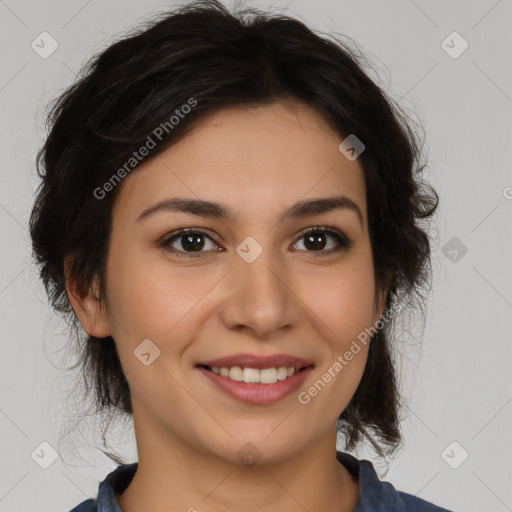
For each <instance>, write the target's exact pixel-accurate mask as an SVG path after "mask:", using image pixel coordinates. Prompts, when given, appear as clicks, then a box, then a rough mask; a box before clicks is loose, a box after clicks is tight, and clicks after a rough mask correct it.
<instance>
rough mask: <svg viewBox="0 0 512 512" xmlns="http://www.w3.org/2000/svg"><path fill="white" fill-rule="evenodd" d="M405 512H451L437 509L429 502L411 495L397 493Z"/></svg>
mask: <svg viewBox="0 0 512 512" xmlns="http://www.w3.org/2000/svg"><path fill="white" fill-rule="evenodd" d="M397 493H398V495H399V497H400V499H401V500H402V503H403V505H404V511H405V512H452V511H450V510H448V509H447V508H442V507H438V506H437V505H434V504H433V503H431V502H429V501H425V500H422V499H421V498H418V497H417V496H413V495H412V494H407V493H405V492H401V491H397Z"/></svg>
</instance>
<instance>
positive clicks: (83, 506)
mask: <svg viewBox="0 0 512 512" xmlns="http://www.w3.org/2000/svg"><path fill="white" fill-rule="evenodd" d="M97 511H98V505H97V503H96V502H95V500H93V499H88V500H85V501H82V503H80V504H79V505H77V506H76V507H75V508H74V509H72V510H70V511H69V512H97Z"/></svg>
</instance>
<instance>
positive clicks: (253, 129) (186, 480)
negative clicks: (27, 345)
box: [68, 101, 385, 512]
mask: <svg viewBox="0 0 512 512" xmlns="http://www.w3.org/2000/svg"><path fill="white" fill-rule="evenodd" d="M343 139H344V137H343V136H341V135H340V134H338V133H337V132H336V131H334V130H333V128H332V127H331V126H330V125H329V124H328V123H327V122H326V121H325V119H324V118H323V117H322V116H321V115H320V114H319V113H317V112H316V111H315V110H313V109H311V108H310V107H309V106H307V105H304V104H301V103H298V102H292V101H286V102H279V103H274V104H272V105H268V106H258V107H254V108H247V107H245V108H238V109H237V108H229V109H225V110H222V111H219V112H216V113H215V114H213V115H211V116H209V117H208V118H207V119H206V120H204V121H203V122H202V123H201V124H200V125H198V127H196V128H195V129H194V130H193V131H192V132H190V133H189V134H188V135H187V136H186V137H185V138H184V139H182V140H181V141H180V142H178V143H177V144H175V145H174V146H172V147H170V148H169V149H167V150H166V151H164V152H163V153H161V154H160V155H158V156H156V157H155V158H153V159H152V160H150V161H148V162H146V163H144V164H143V165H141V166H139V167H138V168H137V169H136V170H134V171H133V172H132V173H131V174H130V175H128V176H127V177H126V178H124V180H123V182H122V183H121V184H120V185H119V186H120V187H121V190H120V191H119V196H118V197H117V198H116V202H115V204H114V208H113V229H112V235H111V243H110V248H109V254H108V264H107V297H106V301H105V302H104V303H103V305H101V304H99V303H98V301H96V300H95V299H94V294H95V293H96V291H95V290H94V289H91V292H90V293H89V295H87V296H86V297H80V296H79V295H78V294H77V292H76V283H75V282H74V281H73V280H72V279H71V278H68V295H69V298H70V300H71V302H72V305H73V307H74V309H75V311H76V313H77V315H78V317H79V319H80V321H81V324H82V326H83V327H84V329H85V331H86V332H88V333H89V334H91V335H94V336H97V337H106V336H108V335H111V336H113V338H114V339H115V342H116V346H117V350H118V353H119V356H120V359H121V363H122V366H123V370H124V372H125V375H126V378H127V380H128V383H129V385H130V389H131V394H132V403H133V419H134V427H135V435H136V441H137V449H138V456H139V467H138V471H137V473H136V475H135V477H134V479H133V480H132V482H131V483H130V485H129V486H128V488H127V489H126V490H125V491H124V492H123V493H122V494H121V495H118V496H117V500H118V503H119V505H120V507H121V508H122V510H123V511H125V512H135V511H138V510H153V511H155V512H158V511H162V512H163V511H169V506H168V505H169V504H172V510H183V511H187V510H190V511H192V510H194V509H193V508H192V507H194V508H195V509H196V510H198V511H199V512H208V511H219V510H222V511H223V512H231V511H239V510H244V511H245V512H256V511H258V512H274V511H276V512H277V511H280V512H283V511H285V512H286V511H289V512H292V511H293V512H296V511H297V512H298V511H301V512H303V511H304V510H307V511H310V512H313V511H316V510H333V503H336V510H338V511H353V510H354V508H355V507H356V504H357V502H358V500H359V493H360V488H359V484H358V482H357V481H354V480H352V479H351V477H350V474H349V473H348V471H347V469H346V468H345V467H344V466H343V465H341V464H340V463H338V462H337V460H336V459H335V452H336V419H337V418H338V416H339V415H340V413H341V412H342V411H343V410H344V409H345V407H346V406H347V404H348V403H349V401H350V399H351V398H352V396H353V394H354V393H355V391H356V389H357V386H358V384H359V382H360V380H361V377H362V374H363V371H364V367H365V364H366V360H367V354H368V347H367V346H365V345H361V347H362V350H361V351H360V352H359V353H358V354H357V355H355V356H354V358H353V359H352V361H350V363H349V364H347V366H345V367H344V368H343V370H342V371H341V372H339V373H338V374H337V375H336V377H335V378H333V379H332V380H331V382H330V383H329V384H328V385H326V386H325V388H324V389H323V390H322V391H321V392H320V393H318V395H317V396H315V397H313V398H312V399H311V401H310V402H309V403H308V404H307V405H302V404H301V403H299V402H298V400H297V394H298V392H299V391H303V390H307V389H308V388H309V387H310V386H311V385H312V384H313V383H314V382H315V381H317V380H318V379H319V378H321V376H322V374H323V373H324V372H326V371H327V370H328V368H329V367H331V366H332V365H333V363H334V362H335V361H336V358H337V357H338V356H341V355H343V354H344V353H345V351H346V350H348V349H349V347H350V345H351V343H352V341H353V340H356V339H357V335H358V334H359V333H361V332H362V331H364V329H365V328H369V327H370V326H372V325H374V324H375V322H376V321H377V320H378V319H379V317H380V315H381V314H382V312H383V310H384V305H385V302H384V300H385V293H378V291H377V289H376V287H375V283H374V273H373V263H372V254H371V246H370V239H369V233H368V223H367V207H366V191H365V182H364V175H363V168H362V166H361V164H360V162H359V161H358V159H356V160H354V161H350V160H348V159H347V158H346V157H345V156H344V155H343V154H342V153H341V152H340V151H339V150H338V145H339V144H340V142H341V141H342V140H343ZM334 195H345V196H347V197H349V198H350V199H352V200H353V201H354V202H355V203H356V204H357V205H358V206H359V208H360V209H361V212H362V215H363V223H362V225H361V223H360V221H359V219H358V217H357V215H356V214H355V213H354V212H353V211H351V210H349V209H337V210H333V211H330V212H325V213H320V214H315V215H310V216H307V217H304V218H297V219H289V220H285V221H282V222H278V219H279V217H280V216H281V214H282V213H283V212H284V211H285V210H286V209H287V208H288V207H290V206H291V205H292V204H294V203H295V202H296V201H299V200H301V199H310V198H321V197H332V196H334ZM173 196H180V197H187V198H192V199H197V198H201V199H205V200H213V201H218V202H223V203H225V204H227V205H229V207H230V208H231V209H232V210H233V211H234V212H235V213H236V214H237V215H238V217H237V219H236V220H235V221H228V220H221V219H217V218H206V217H200V216H198V215H194V214H190V213H176V212H160V213H159V214H157V215H154V216H150V217H148V218H146V219H144V220H143V221H140V222H136V219H137V217H138V216H139V215H140V214H141V212H142V211H144V210H145V209H146V208H148V207H150V206H152V205H154V204H155V203H157V202H159V201H161V200H162V199H166V198H170V197H173ZM316 226H329V227H333V228H335V229H337V230H339V231H340V232H341V233H343V234H345V235H346V236H347V237H349V238H350V239H351V240H352V242H353V247H351V248H350V249H346V248H341V249H340V250H339V251H337V252H332V253H331V254H328V252H329V249H330V248H332V247H336V246H337V244H336V240H335V239H334V238H333V237H332V236H331V235H325V237H324V238H323V239H321V241H323V242H324V243H325V245H324V248H322V247H320V249H318V250H315V249H314V248H313V249H311V248H309V249H308V247H307V246H306V245H305V244H306V243H307V239H306V237H304V236H301V235H303V233H302V232H303V231H305V230H307V229H309V228H314V227H316ZM181 227H190V228H192V227H193V228H203V229H206V230H208V232H209V234H210V236H211V240H210V239H209V238H208V237H205V238H203V240H204V243H205V246H204V248H203V249H202V253H201V255H200V257H196V258H191V257H188V258H187V254H190V253H191V251H190V249H189V252H188V253H187V252H185V251H186V249H183V246H182V245H181V242H182V241H183V238H181V239H178V240H175V242H174V243H173V247H174V248H175V249H176V250H181V251H182V252H181V254H182V255H183V256H180V255H175V254H173V253H172V252H171V248H170V247H167V248H165V247H164V248H161V247H159V245H158V242H159V241H160V240H162V239H164V238H165V237H166V235H167V236H168V235H169V234H170V233H172V232H174V231H176V230H178V229H179V228H181ZM247 236H251V237H253V238H254V239H255V240H256V241H257V242H258V243H259V244H260V246H261V247H262V248H263V252H262V254H261V255H260V256H259V257H258V258H257V259H256V260H255V261H254V262H252V263H250V264H249V263H247V262H246V261H245V260H244V259H242V258H241V257H240V256H239V255H238V254H237V253H236V251H235V250H236V248H237V246H238V245H239V244H240V243H241V242H242V241H243V240H244V239H245V238H246V237H247ZM185 242H186V240H185ZM216 247H217V248H219V247H220V248H222V249H224V250H223V251H222V250H220V251H215V250H214V249H215V248H216ZM294 248H295V250H294ZM322 251H323V253H324V254H325V255H324V256H315V255H318V254H319V252H322ZM194 254H197V253H194ZM147 338H149V339H150V340H152V342H153V343H154V344H155V345H156V346H158V347H159V349H160V351H161V352H160V356H159V357H158V358H157V359H155V360H154V362H153V363H152V364H151V365H149V366H145V365H143V364H142V363H141V362H140V360H139V359H138V358H137V357H135V356H134V354H133V351H134V350H135V349H136V347H137V346H138V345H139V344H140V343H141V341H142V340H144V339H147ZM239 352H248V353H253V354H258V355H261V354H276V353H287V354H293V355H297V356H299V357H304V358H307V359H311V360H313V361H314V364H315V368H314V370H313V371H312V372H311V373H310V375H308V377H307V379H306V381H305V382H304V384H303V385H302V386H301V388H300V389H299V390H298V391H297V392H295V393H292V394H291V395H289V396H287V397H286V398H284V399H283V400H280V401H278V402H274V403H272V404H267V405H252V404H247V403H243V402H240V401H237V400H236V399H234V398H232V397H230V396H228V395H226V394H224V393H223V392H221V391H219V390H218V389H217V387H216V386H214V385H213V384H212V383H211V382H210V381H209V380H208V379H207V378H206V377H205V376H204V375H202V374H201V373H200V372H199V371H198V370H197V369H196V368H195V365H196V364H198V363H199V362H201V361H206V360H208V359H213V358H216V357H220V356H225V355H230V354H234V353H239ZM248 442H251V443H253V444H254V445H255V446H256V447H257V449H258V450H259V453H260V457H261V458H260V460H259V463H258V464H256V465H255V466H252V467H250V466H247V465H244V464H242V463H241V461H240V459H239V457H238V455H237V453H238V451H239V450H240V449H241V448H242V447H244V445H246V443H248Z"/></svg>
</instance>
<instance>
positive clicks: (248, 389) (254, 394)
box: [196, 366, 313, 404]
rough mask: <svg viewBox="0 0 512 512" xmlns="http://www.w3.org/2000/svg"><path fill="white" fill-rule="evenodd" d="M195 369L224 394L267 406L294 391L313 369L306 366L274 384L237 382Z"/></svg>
mask: <svg viewBox="0 0 512 512" xmlns="http://www.w3.org/2000/svg"><path fill="white" fill-rule="evenodd" d="M196 368H197V369H198V370H199V371H200V372H201V373H202V374H203V375H205V376H206V377H208V378H209V379H210V380H211V381H212V382H213V383H214V384H216V385H217V386H218V387H219V388H220V389H221V390H222V391H224V392H225V393H226V394H228V395H230V396H232V397H233V398H236V399H237V400H240V401H241V402H246V403H249V404H269V403H272V402H277V401H279V400H282V399H283V398H285V397H286V396H288V395H290V394H291V393H293V392H294V391H296V390H297V389H298V388H299V387H300V385H301V384H302V383H303V382H304V379H305V378H306V377H307V376H308V375H309V373H310V372H311V370H312V369H313V367H312V366H308V367H307V368H305V369H304V370H302V371H300V372H299V373H296V374H295V375H292V376H291V377H287V378H286V379H284V380H278V381H277V382H275V383H274V384H260V383H247V382H238V381H236V380H232V379H229V378H228V377H223V376H222V375H220V374H217V373H213V372H211V371H210V370H207V369H206V368H203V367H202V366H197V367H196Z"/></svg>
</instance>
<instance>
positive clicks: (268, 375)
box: [197, 364, 313, 384]
mask: <svg viewBox="0 0 512 512" xmlns="http://www.w3.org/2000/svg"><path fill="white" fill-rule="evenodd" d="M197 367H198V368H204V369H205V370H208V371H209V372H212V373H215V374H217V375H220V376H222V377H225V378H227V379H229V380H233V381H236V382H240V383H246V384H275V383H276V382H279V381H283V380H287V379H288V378H290V377H293V376H294V375H297V374H298V373H300V372H302V371H304V370H306V369H308V368H312V367H313V365H309V366H303V367H302V368H298V367H293V366H289V367H286V366H279V367H269V368H262V369H259V368H248V367H245V368H244V367H240V366H232V367H227V366H220V367H219V366H208V365H202V364H200V365H197Z"/></svg>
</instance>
